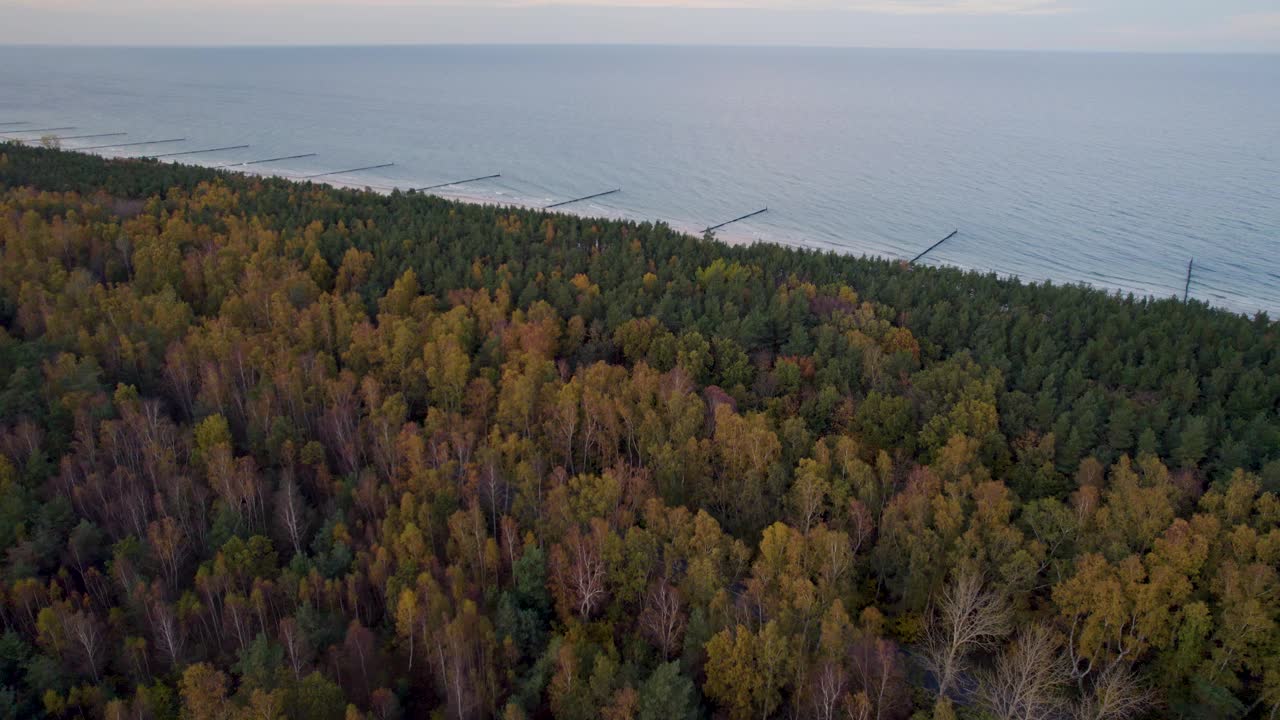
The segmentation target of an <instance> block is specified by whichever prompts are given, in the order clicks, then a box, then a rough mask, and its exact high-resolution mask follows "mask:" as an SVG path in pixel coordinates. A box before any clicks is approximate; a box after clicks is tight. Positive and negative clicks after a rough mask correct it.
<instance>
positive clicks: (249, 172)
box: [27, 143, 1274, 322]
mask: <svg viewBox="0 0 1280 720" xmlns="http://www.w3.org/2000/svg"><path fill="white" fill-rule="evenodd" d="M27 144H28V145H33V144H34V143H27ZM51 149H54V150H57V151H59V152H72V153H79V154H83V155H91V156H94V157H97V158H100V159H102V160H107V161H129V160H145V159H146V158H137V157H113V156H110V155H105V154H99V153H95V152H87V151H81V150H77V149H75V148H64V147H54V148H51ZM159 162H163V163H166V164H170V165H185V166H188V167H193V168H200V169H203V170H210V171H213V172H225V173H228V174H238V175H241V176H244V177H251V178H263V179H267V178H270V179H277V180H285V181H288V182H292V183H297V184H306V183H312V184H315V185H319V186H324V187H329V188H333V189H340V190H354V191H363V192H372V193H377V194H379V195H384V196H389V195H391V194H392V193H394V192H397V191H399V192H401V193H402V194H408V193H410V192H416V191H412V190H409V189H405V188H397V187H393V186H387V185H381V184H378V183H360V182H353V181H348V180H342V179H341V178H340V176H335V177H331V178H305V177H300V176H297V175H291V174H288V173H286V172H265V171H256V170H253V169H249V168H244V167H236V166H228V167H222V166H216V165H205V164H201V163H198V162H182V161H179V160H161V161H159ZM419 194H423V195H431V196H433V197H437V198H440V199H442V200H446V201H449V202H457V203H465V204H468V205H481V206H490V207H495V208H502V207H510V208H515V209H520V210H530V211H540V212H547V213H550V214H562V215H567V216H572V217H577V218H583V219H592V218H600V219H605V220H610V221H620V222H630V223H635V224H642V223H661V224H664V225H666V226H667V227H669V228H671V229H672V230H674V231H676V232H678V233H681V234H683V235H687V236H690V237H692V238H694V239H699V240H700V239H702V238H703V234H702V233H700V232H698V231H697V228H695V227H692V226H689V225H688V224H687V223H677V222H672V221H669V220H663V219H646V218H637V217H632V216H629V215H627V214H625V213H609V212H607V210H606V209H602V208H600V207H599V206H596V207H595V209H596V210H604V211H600V212H589V211H575V210H573V209H566V208H554V209H547V208H545V207H544V206H541V205H538V204H536V203H532V202H528V201H523V200H520V199H517V198H514V197H513V198H511V199H509V200H498V199H495V198H494V197H493V196H492V195H484V194H478V193H468V192H443V193H442V192H439V191H435V192H429V193H419ZM714 239H715V240H716V241H718V242H723V243H724V244H726V245H729V246H735V247H740V246H750V245H754V244H756V243H768V244H772V245H775V246H777V247H781V248H787V249H794V250H801V251H808V252H819V253H828V252H830V253H835V254H838V255H846V256H851V257H862V258H868V259H872V260H879V261H883V262H890V263H899V264H903V265H910V263H909V262H908V261H907V260H906V259H905V258H900V257H894V256H890V255H885V254H883V253H875V252H867V251H862V252H859V251H856V250H854V249H853V248H848V249H845V248H842V247H837V246H834V245H831V244H825V243H824V244H821V245H817V244H812V245H810V244H800V243H793V242H784V241H780V240H776V239H770V238H767V237H761V236H758V235H754V234H751V233H744V232H733V231H732V230H731V231H729V232H717V233H715V234H714ZM911 267H919V268H929V267H939V268H951V269H955V270H958V271H960V272H965V273H975V274H978V275H992V276H995V277H996V278H998V279H1000V280H1002V281H1010V282H1017V283H1020V284H1022V285H1050V286H1057V287H1084V288H1088V289H1089V290H1091V291H1094V292H1099V293H1102V294H1105V295H1107V296H1108V297H1111V298H1114V299H1118V300H1121V301H1125V300H1129V299H1132V300H1133V301H1136V302H1160V301H1166V300H1175V301H1177V300H1179V299H1180V297H1179V296H1180V294H1181V293H1170V294H1167V295H1166V294H1157V293H1155V292H1151V291H1142V290H1137V289H1131V288H1128V289H1127V288H1122V287H1116V286H1109V285H1105V284H1100V283H1096V282H1090V281H1088V280H1077V281H1063V280H1060V279H1055V278H1052V277H1047V276H1033V275H1028V274H1018V273H1015V272H1003V271H999V270H995V269H991V268H986V267H975V266H970V265H964V264H960V263H954V262H937V261H935V262H933V263H926V264H921V265H912V266H911ZM1192 301H1194V302H1200V303H1203V304H1205V305H1207V306H1208V307H1210V308H1212V309H1214V310H1217V311H1221V312H1227V313H1230V314H1233V315H1238V316H1242V317H1246V318H1254V317H1256V316H1257V315H1258V314H1259V313H1262V314H1265V315H1266V316H1267V318H1268V320H1269V321H1272V322H1274V320H1271V316H1272V313H1271V312H1270V311H1268V310H1265V309H1261V308H1259V309H1256V310H1244V309H1240V308H1237V307H1232V306H1229V305H1227V304H1224V303H1222V302H1220V301H1218V300H1217V299H1206V298H1203V297H1201V298H1195V297H1193V298H1192Z"/></svg>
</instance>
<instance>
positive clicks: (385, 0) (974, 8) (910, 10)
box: [0, 0, 1070, 16]
mask: <svg viewBox="0 0 1280 720" xmlns="http://www.w3.org/2000/svg"><path fill="white" fill-rule="evenodd" d="M6 4H14V5H19V6H28V7H43V8H45V9H63V10H86V9H96V8H95V5H96V0H0V7H3V6H5V5H6ZM316 5H327V6H332V7H361V6H363V7H399V8H432V7H435V8H443V7H455V8H456V7H465V8H472V9H475V8H483V7H491V8H495V9H499V8H540V7H541V8H546V7H579V8H587V7H590V8H655V9H657V8H662V9H720V10H778V11H788V10H792V11H801V10H808V11H812V10H828V11H830V10H836V11H847V12H857V13H869V14H878V15H977V16H981V15H1055V14H1061V13H1064V12H1070V8H1069V7H1067V6H1065V5H1063V3H1062V0H218V1H217V2H215V1H214V0H117V2H115V3H113V7H114V8H115V9H116V10H122V9H126V8H127V9H146V8H158V7H163V8H167V9H182V8H184V7H185V8H192V9H195V8H200V9H207V8H210V7H225V8H234V7H244V8H249V7H251V8H257V9H264V8H266V7H271V6H276V7H307V6H316ZM99 7H100V6H99Z"/></svg>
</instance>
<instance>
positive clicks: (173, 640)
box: [149, 602, 186, 669]
mask: <svg viewBox="0 0 1280 720" xmlns="http://www.w3.org/2000/svg"><path fill="white" fill-rule="evenodd" d="M150 610H151V611H150V613H149V617H150V618H151V628H152V634H153V635H154V636H155V643H156V646H157V647H159V648H160V650H161V651H163V652H164V656H165V659H166V660H168V661H169V667H171V668H174V669H177V667H178V666H179V665H181V664H182V656H183V645H184V644H185V643H186V632H185V630H184V629H183V627H182V623H181V622H179V621H178V618H177V617H176V616H175V615H174V613H173V610H172V609H171V608H170V607H169V606H168V605H166V604H165V603H163V602H156V603H154V605H153V607H151V608H150Z"/></svg>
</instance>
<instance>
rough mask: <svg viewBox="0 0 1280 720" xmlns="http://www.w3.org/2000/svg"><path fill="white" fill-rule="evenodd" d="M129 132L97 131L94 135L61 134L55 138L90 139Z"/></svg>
mask: <svg viewBox="0 0 1280 720" xmlns="http://www.w3.org/2000/svg"><path fill="white" fill-rule="evenodd" d="M128 134H129V133H127V132H111V133H95V134H93V135H59V136H57V137H55V138H54V140H88V139H90V138H104V137H124V136H125V135H128Z"/></svg>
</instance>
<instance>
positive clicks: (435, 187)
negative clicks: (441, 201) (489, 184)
mask: <svg viewBox="0 0 1280 720" xmlns="http://www.w3.org/2000/svg"><path fill="white" fill-rule="evenodd" d="M500 177H502V175H485V176H484V177H475V178H470V179H468V180H454V181H453V182H447V183H440V184H439V185H428V186H427V187H420V188H414V190H415V191H417V192H426V191H428V190H439V189H440V188H446V187H453V186H454V185H466V184H467V183H473V182H480V181H481V180H493V179H496V178H500Z"/></svg>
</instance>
